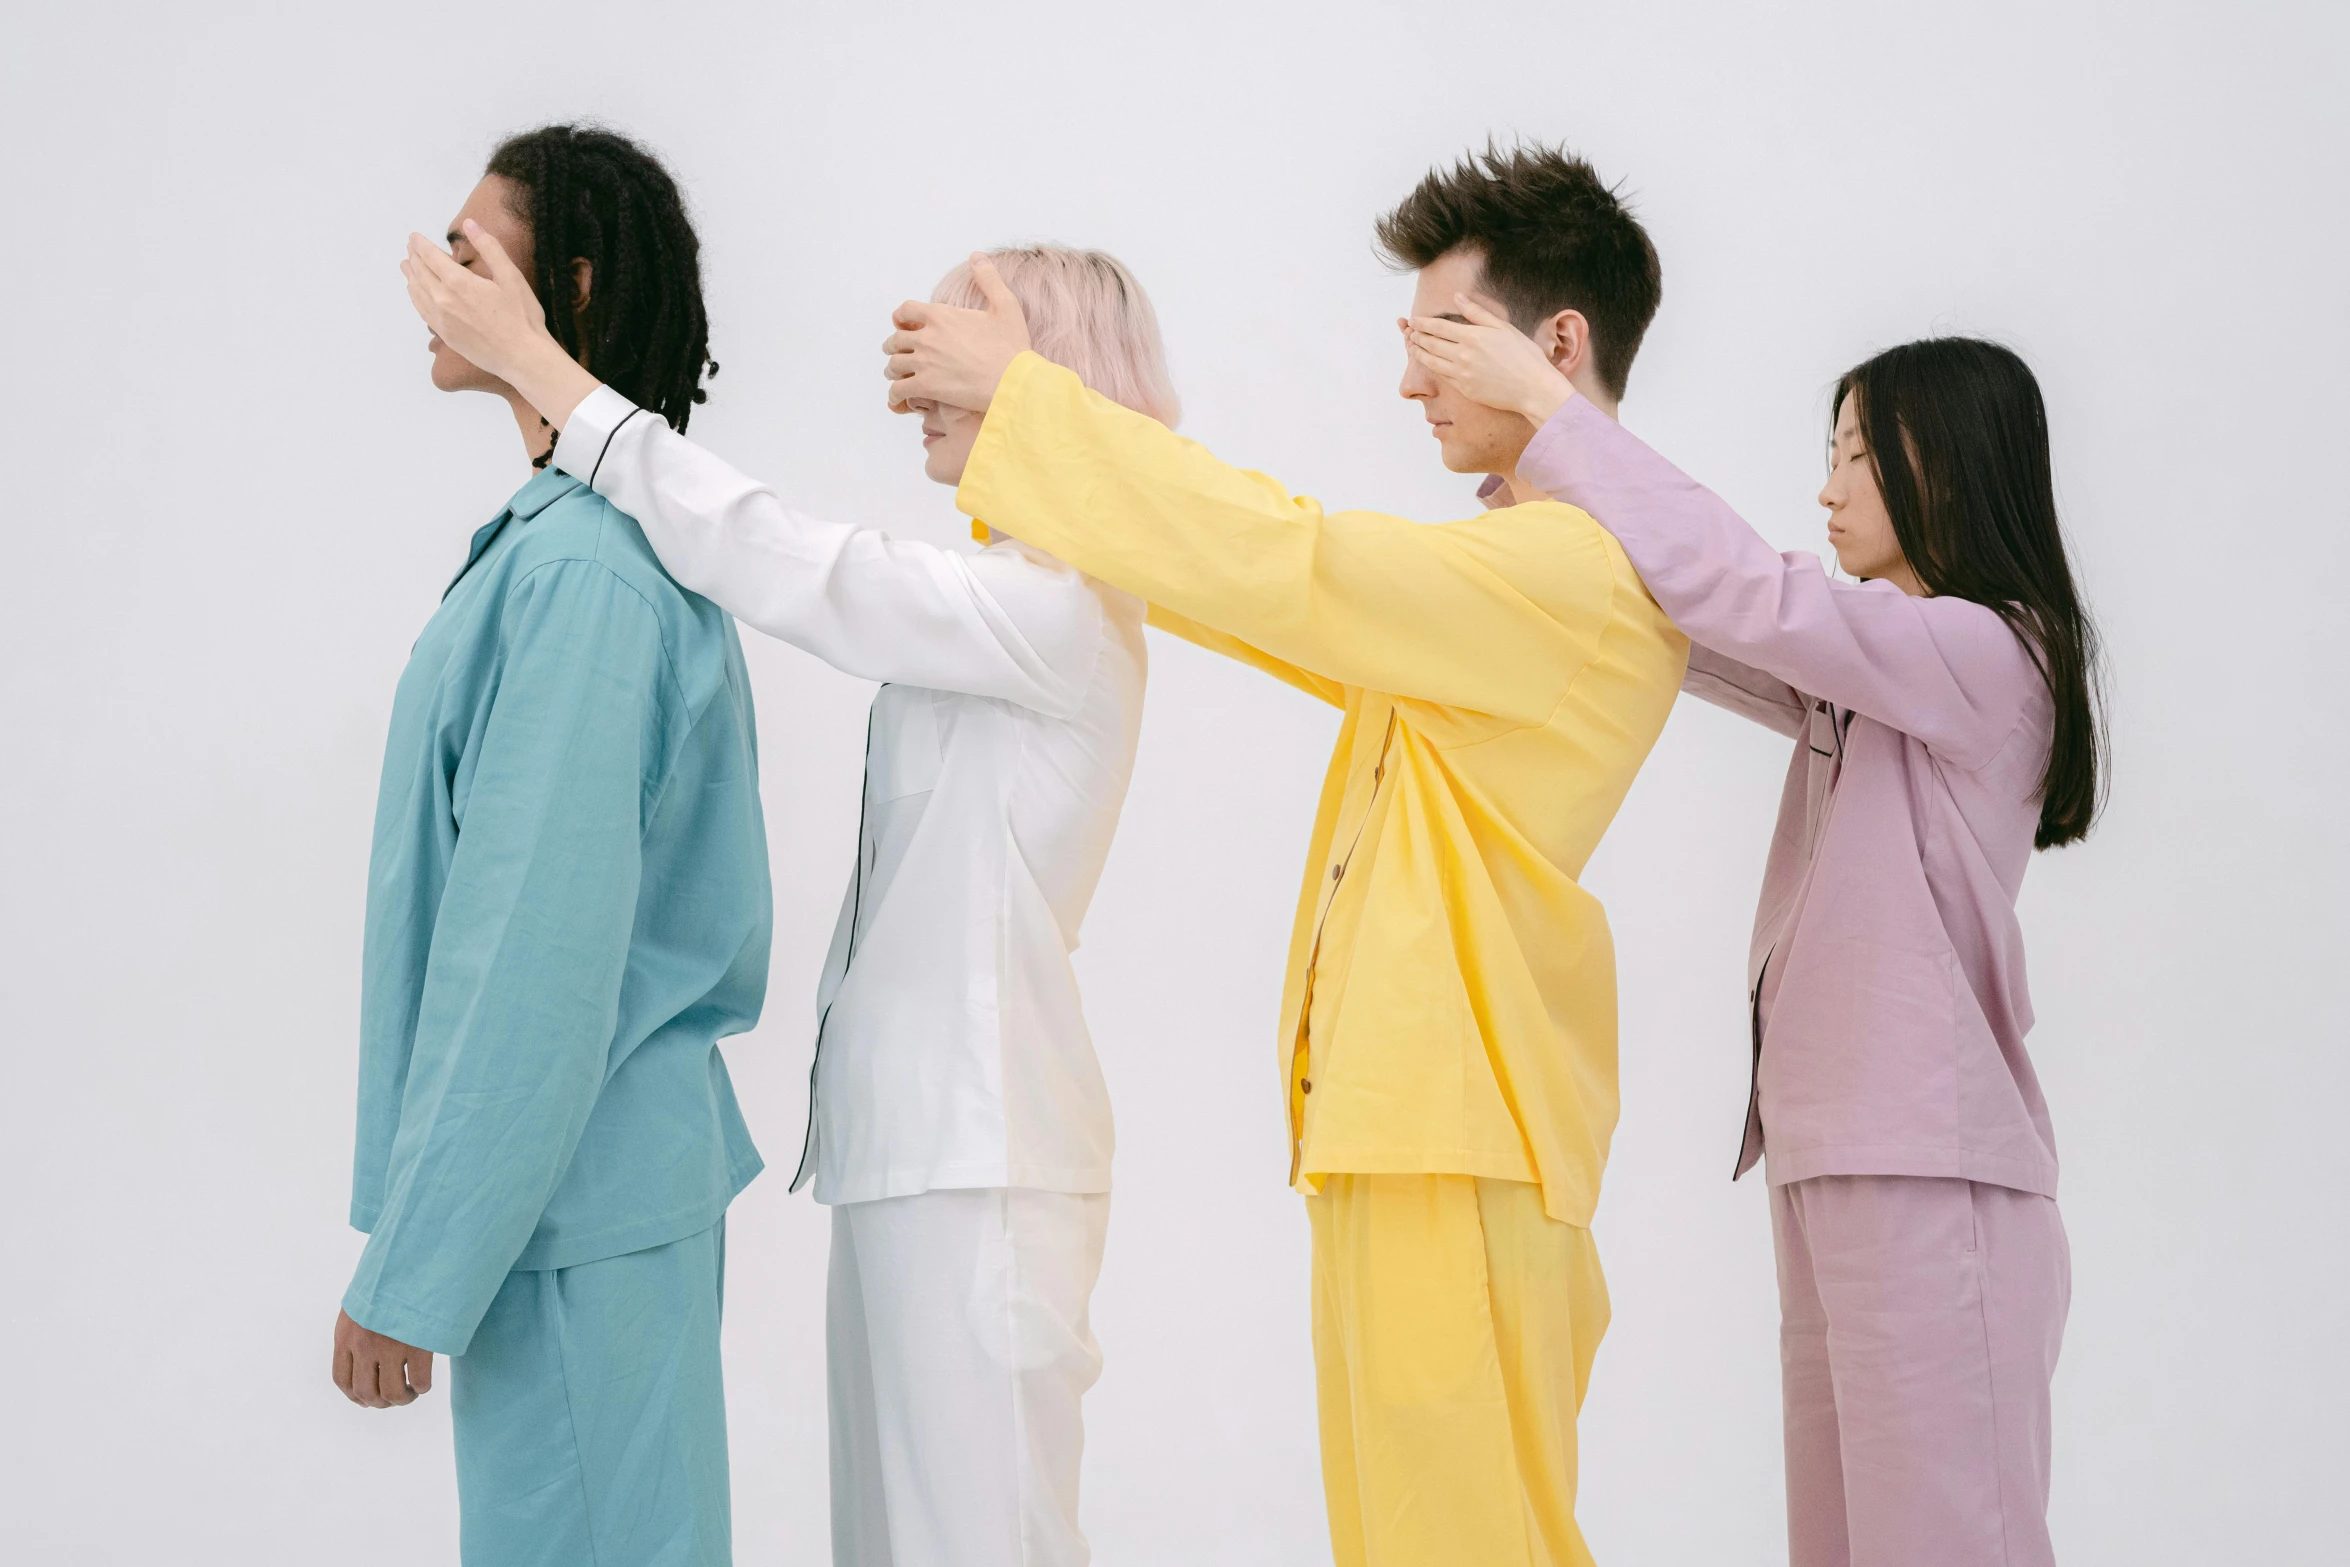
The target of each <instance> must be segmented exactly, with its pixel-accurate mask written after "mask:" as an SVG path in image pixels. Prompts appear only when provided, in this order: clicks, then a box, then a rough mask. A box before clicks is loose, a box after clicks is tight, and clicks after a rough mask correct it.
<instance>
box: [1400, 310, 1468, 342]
mask: <svg viewBox="0 0 2350 1567" xmlns="http://www.w3.org/2000/svg"><path fill="white" fill-rule="evenodd" d="M1407 330H1408V331H1409V333H1410V334H1411V336H1412V337H1413V338H1415V339H1428V338H1433V339H1435V340H1436V341H1438V342H1443V343H1458V342H1463V341H1465V340H1466V339H1467V338H1468V337H1469V336H1470V335H1471V332H1472V329H1471V328H1468V327H1465V326H1463V325H1462V324H1461V323H1460V322H1458V321H1447V320H1445V319H1444V317H1442V316H1414V317H1412V319H1411V322H1410V324H1409V326H1408V328H1407Z"/></svg>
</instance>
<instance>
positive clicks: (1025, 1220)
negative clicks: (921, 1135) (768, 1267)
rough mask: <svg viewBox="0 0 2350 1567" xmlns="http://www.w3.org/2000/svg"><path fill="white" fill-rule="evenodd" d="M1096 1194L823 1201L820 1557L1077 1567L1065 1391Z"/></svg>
mask: <svg viewBox="0 0 2350 1567" xmlns="http://www.w3.org/2000/svg"><path fill="white" fill-rule="evenodd" d="M1109 1219H1110V1196H1109V1193H1107V1192H1098V1193H1085V1194H1079V1193H1070V1192H1046V1191H1033V1190H1029V1189H1027V1188H1024V1187H1000V1186H999V1187H979V1188H971V1189H962V1190H948V1191H931V1192H923V1193H920V1194H918V1195H916V1196H912V1197H885V1198H882V1199H880V1200H879V1201H875V1202H856V1203H842V1204H840V1205H838V1206H837V1207H835V1208H834V1209H833V1210H832V1277H831V1284H830V1287H829V1290H828V1298H827V1303H826V1328H825V1337H826V1348H827V1356H826V1358H827V1362H828V1378H827V1380H828V1382H829V1384H830V1399H831V1412H832V1560H833V1563H834V1567H1084V1564H1085V1563H1086V1562H1087V1561H1088V1560H1089V1559H1090V1554H1091V1553H1090V1552H1089V1551H1088V1550H1087V1548H1086V1544H1085V1536H1084V1534H1083V1533H1081V1532H1080V1531H1079V1529H1078V1526H1077V1472H1078V1466H1079V1461H1080V1459H1081V1458H1082V1456H1083V1454H1084V1450H1085V1422H1084V1417H1083V1414H1082V1412H1081V1410H1080V1407H1079V1406H1080V1403H1081V1401H1082V1400H1083V1399H1084V1397H1085V1391H1086V1389H1087V1388H1090V1387H1091V1386H1093V1383H1094V1379H1095V1378H1096V1377H1098V1376H1100V1375H1101V1368H1102V1357H1101V1350H1100V1349H1099V1348H1098V1347H1097V1346H1096V1345H1095V1343H1094V1339H1093V1329H1092V1327H1091V1326H1090V1324H1089V1322H1088V1319H1087V1305H1088V1303H1089V1302H1090V1300H1091V1299H1092V1296H1093V1286H1094V1280H1095V1279H1096V1278H1097V1277H1098V1276H1099V1275H1100V1272H1101V1262H1102V1242H1103V1239H1104V1237H1105V1236H1106V1235H1107V1233H1108V1230H1109Z"/></svg>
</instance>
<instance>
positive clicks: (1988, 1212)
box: [1771, 1175, 2072, 1567]
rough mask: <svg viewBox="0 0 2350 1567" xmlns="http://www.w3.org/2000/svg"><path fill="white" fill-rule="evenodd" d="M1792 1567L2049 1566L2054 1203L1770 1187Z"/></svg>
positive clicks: (1988, 1193) (1932, 1184)
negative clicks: (1782, 1383)
mask: <svg viewBox="0 0 2350 1567" xmlns="http://www.w3.org/2000/svg"><path fill="white" fill-rule="evenodd" d="M1771 1229H1772V1235H1773V1238H1774V1240H1775V1241H1776V1243H1777V1250H1778V1256H1779V1300H1780V1315H1781V1326H1780V1330H1779V1331H1780V1348H1781V1365H1782V1372H1783V1375H1784V1380H1785V1394H1786V1398H1785V1404H1786V1434H1787V1537H1788V1560H1789V1563H1790V1567H1986V1564H1991V1563H1997V1564H2000V1567H2051V1564H2053V1563H2054V1561H2055V1559H2056V1558H2055V1552H2054V1549H2053V1547H2052V1546H2051V1544H2050V1542H2049V1537H2048V1486H2049V1450H2050V1421H2049V1396H2048V1386H2049V1379H2050V1378H2051V1377H2052V1376H2053V1375H2054V1374H2055V1371H2056V1357H2057V1351H2058V1348H2059V1347H2060V1345H2061V1344H2062V1342H2063V1339H2064V1321H2065V1315H2066V1312H2067V1310H2068V1308H2069V1306H2070V1302H2071V1295H2072V1270H2071V1262H2070V1256H2069V1253H2068V1251H2067V1248H2066V1244H2065V1235H2064V1224H2063V1221H2062V1220H2061V1219H2060V1218H2059V1217H2058V1215H2057V1211H2056V1203H2055V1201H2054V1199H2052V1198H2048V1197H2043V1196H2041V1195H2039V1194H2038V1193H2036V1192H2021V1191H2016V1190H2014V1189H2012V1188H2009V1187H2004V1186H1995V1185H1989V1184H1986V1183H1982V1182H1976V1181H1960V1180H1952V1179H1948V1178H1937V1177H1918V1176H1901V1175H1828V1176H1818V1177H1814V1178H1812V1179H1810V1180H1804V1181H1795V1182H1791V1183H1787V1184H1784V1185H1780V1186H1774V1187H1773V1188H1772V1189H1771Z"/></svg>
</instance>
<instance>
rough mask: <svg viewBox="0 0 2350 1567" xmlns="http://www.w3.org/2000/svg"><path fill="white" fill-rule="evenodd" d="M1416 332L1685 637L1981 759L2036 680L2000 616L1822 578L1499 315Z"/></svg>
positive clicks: (1539, 483)
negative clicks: (1521, 420) (1504, 414)
mask: <svg viewBox="0 0 2350 1567" xmlns="http://www.w3.org/2000/svg"><path fill="white" fill-rule="evenodd" d="M1461 304H1462V314H1464V315H1466V316H1468V318H1469V319H1468V320H1467V321H1466V322H1455V321H1446V320H1442V319H1419V320H1415V321H1413V323H1412V334H1413V353H1414V354H1415V356H1417V357H1418V358H1419V359H1420V361H1421V362H1422V363H1423V364H1425V365H1426V366H1427V367H1428V368H1429V369H1430V370H1431V371H1432V372H1434V373H1435V374H1437V375H1439V376H1442V377H1444V378H1445V379H1446V380H1448V381H1450V382H1451V383H1452V384H1453V385H1455V386H1457V387H1459V388H1460V389H1461V390H1462V391H1463V392H1465V393H1466V394H1467V395H1469V396H1471V397H1473V398H1475V399H1476V400H1478V401H1479V402H1483V403H1486V404H1487V405H1488V406H1491V407H1497V408H1507V409H1510V410H1512V411H1515V412H1518V413H1520V414H1522V415H1523V416H1524V417H1525V418H1527V419H1528V420H1529V421H1530V422H1532V423H1534V424H1536V425H1537V426H1538V427H1539V428H1537V430H1536V431H1535V434H1534V438H1533V440H1532V441H1530V442H1529V443H1528V444H1527V447H1526V450H1525V453H1524V454H1523V455H1522V456H1521V457H1520V458H1519V459H1518V470H1517V471H1518V478H1519V479H1520V480H1521V481H1522V482H1524V483H1526V484H1530V485H1532V486H1533V487H1535V488H1536V489H1539V490H1541V491H1543V492H1544V493H1545V494H1548V495H1551V496H1553V497H1555V498H1557V499H1559V500H1562V501H1565V502H1567V503H1568V504H1570V505H1573V506H1579V507H1581V508H1582V509H1583V510H1585V511H1587V512H1589V513H1590V514H1591V515H1592V516H1593V517H1595V518H1597V519H1598V521H1599V524H1600V526H1602V527H1604V528H1606V529H1607V530H1608V531H1609V532H1611V533H1613V534H1614V535H1615V536H1616V538H1617V540H1618V541H1619V542H1620V543H1622V545H1623V546H1624V553H1625V554H1626V555H1627V556H1629V557H1630V558H1631V561H1632V564H1633V567H1634V568H1635V569H1636V570H1638V571H1639V573H1640V576H1641V580H1642V581H1644V582H1645V583H1647V585H1648V590H1649V591H1650V592H1651V593H1653V594H1655V595H1656V601H1657V603H1658V604H1660V605H1662V606H1663V607H1664V611H1665V613H1666V614H1668V615H1670V616H1671V617H1672V618H1673V621H1674V623H1675V624H1677V625H1678V626H1679V627H1680V628H1681V630H1682V631H1683V632H1684V633H1686V634H1687V635H1688V637H1689V639H1690V641H1691V642H1693V643H1695V644H1698V645H1700V646H1703V647H1706V648H1709V649H1711V650H1712V651H1713V652H1714V653H1716V654H1718V655H1723V656H1726V657H1727V658H1728V659H1731V660H1735V661H1736V662H1737V663H1740V664H1744V665H1748V666H1751V668H1752V669H1754V670H1756V671H1759V672H1761V673H1762V674H1764V675H1767V676H1769V677H1771V678H1772V679H1775V680H1777V681H1780V682H1784V683H1785V684H1786V685H1788V686H1790V687H1792V688H1794V689H1795V690H1798V691H1803V692H1808V693H1810V694H1812V695H1815V696H1819V697H1824V698H1825V699H1827V700H1828V701H1830V702H1833V703H1835V704H1837V705H1838V706H1840V707H1848V708H1851V709H1853V710H1854V711H1856V712H1861V713H1866V714H1867V715H1868V716H1870V717H1871V718H1874V719H1876V720H1878V721H1879V722H1881V723H1884V724H1888V725H1890V726H1891V727H1893V728H1895V729H1898V730H1901V731H1902V732H1903V733H1905V734H1910V735H1914V736H1916V737H1917V738H1918V739H1920V740H1922V741H1924V742H1925V743H1926V744H1927V745H1929V746H1932V747H1934V748H1936V749H1937V750H1940V751H1942V752H1944V753H1945V754H1947V755H1949V756H1950V757H1951V759H1952V760H1953V761H1955V762H1957V763H1958V764H1959V765H1961V766H1970V767H1971V766H1979V765H1981V764H1982V763H1983V762H1985V761H1988V760H1989V759H1990V758H1991V757H1992V756H1993V755H1995V754H1997V752H1998V750H1999V748H2000V746H2001V745H2002V744H2004V743H2005V741H2006V739H2007V737H2008V735H2009V734H2010V733H2011V732H2013V730H2014V728H2015V725H2016V723H2017V721H2018V719H2019V718H2020V717H2021V716H2022V713H2023V703H2024V702H2025V700H2026V699H2027V698H2028V696H2029V694H2030V692H2031V691H2032V689H2033V682H2034V681H2035V680H2036V679H2037V675H2036V674H2035V673H2034V671H2033V666H2032V663H2031V659H2030V655H2029V654H2028V653H2027V652H2026V651H2025V650H2024V648H2023V646H2022V644H2021V643H2020V642H2019V641H2018V639H2017V637H2016V635H2015V634H2014V632H2013V631H2011V630H2010V629H2009V628H2008V626H2007V624H2006V623H2005V622H2004V621H2002V620H2001V619H2000V618H1999V617H1998V615H1997V614H1995V613H1994V612H1992V611H1991V610H1990V609H1988V608H1986V607H1984V606H1983V605H1980V604H1975V603H1971V602H1969V601H1967V600H1964V599H1952V598H1913V597H1911V596H1910V595H1908V594H1906V593H1903V592H1901V591H1900V590H1899V589H1897V588H1893V587H1891V586H1889V585H1885V584H1857V583H1843V582H1837V581H1834V580H1833V579H1831V578H1830V577H1829V576H1828V574H1827V572H1826V570H1825V569H1824V568H1823V567H1822V566H1821V564H1820V562H1819V560H1818V559H1817V557H1815V556H1811V555H1806V554H1787V555H1782V554H1780V553H1778V552H1777V551H1776V550H1774V549H1772V548H1771V546H1770V545H1769V543H1768V542H1766V541H1765V540H1764V539H1763V537H1762V536H1761V535H1760V534H1758V533H1756V532H1755V531H1754V529H1753V528H1752V527H1751V526H1749V525H1748V524H1747V522H1746V521H1745V519H1743V518H1741V517H1740V516H1739V515H1738V514H1737V513H1736V512H1734V511H1732V510H1731V509H1730V507H1729V506H1728V505H1727V504H1725V503H1724V502H1723V501H1722V499H1721V498H1720V497H1719V496H1717V495H1715V494H1713V493H1712V492H1711V491H1709V490H1707V489H1705V488H1704V487H1703V486H1701V485H1699V484H1698V483H1697V482H1696V481H1695V480H1693V479H1691V478H1689V477H1688V476H1687V475H1686V474H1684V473H1682V472H1681V471H1680V470H1679V469H1677V468H1675V467H1674V466H1673V465H1672V464H1671V463H1669V462H1667V461H1665V459H1664V458H1662V457H1660V456H1658V455H1657V454H1656V453H1655V452H1654V451H1652V450H1650V449H1649V447H1648V446H1647V445H1646V444H1644V443H1643V442H1642V441H1641V440H1640V439H1639V438H1638V437H1637V436H1635V435H1633V434H1632V433H1631V432H1630V431H1629V430H1626V429H1625V428H1624V427H1623V426H1622V425H1621V424H1619V423H1617V422H1616V421H1615V420H1614V419H1611V418H1609V417H1608V416H1607V415H1606V414H1604V413H1601V412H1600V411H1599V410H1598V409H1597V408H1595V407H1593V406H1592V405H1591V403H1590V402H1589V401H1588V400H1587V399H1585V398H1582V397H1579V396H1576V395H1575V394H1574V390H1573V388H1572V387H1570V386H1568V385H1567V384H1566V381H1565V378H1564V377H1563V376H1560V375H1559V374H1558V372H1557V370H1556V369H1555V368H1554V367H1552V366H1551V365H1550V363H1549V362H1548V360H1547V359H1545V358H1544V357H1543V356H1542V354H1541V351H1540V350H1539V349H1538V348H1536V347H1535V346H1534V345H1533V344H1532V343H1531V342H1529V341H1528V340H1527V339H1526V338H1525V336H1524V335H1523V334H1522V333H1520V332H1518V331H1517V329H1516V328H1515V327H1512V326H1511V325H1510V324H1509V323H1508V322H1507V321H1504V320H1502V319H1501V318H1499V317H1497V316H1494V315H1492V314H1491V313H1490V312H1488V311H1485V310H1482V309H1480V308H1478V307H1477V306H1476V305H1475V304H1474V302H1473V301H1462V302H1461Z"/></svg>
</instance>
